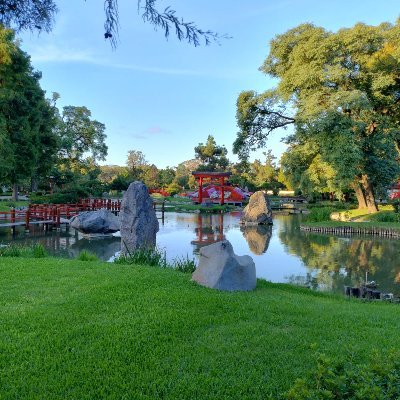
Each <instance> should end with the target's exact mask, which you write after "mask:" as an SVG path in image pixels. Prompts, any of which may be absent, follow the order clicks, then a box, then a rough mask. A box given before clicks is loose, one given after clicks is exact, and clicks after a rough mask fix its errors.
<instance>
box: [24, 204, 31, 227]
mask: <svg viewBox="0 0 400 400" xmlns="http://www.w3.org/2000/svg"><path fill="white" fill-rule="evenodd" d="M30 215H31V211H30V209H29V207H28V209H27V210H26V212H25V230H26V231H29V218H30Z"/></svg>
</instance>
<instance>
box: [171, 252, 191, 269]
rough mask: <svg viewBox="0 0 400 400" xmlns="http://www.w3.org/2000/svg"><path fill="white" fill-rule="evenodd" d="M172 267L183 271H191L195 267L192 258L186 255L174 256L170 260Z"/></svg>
mask: <svg viewBox="0 0 400 400" xmlns="http://www.w3.org/2000/svg"><path fill="white" fill-rule="evenodd" d="M171 266H172V268H173V269H176V270H177V271H180V272H184V273H192V272H194V271H195V269H196V262H195V260H194V259H193V258H192V259H190V258H189V256H188V255H186V258H184V257H176V258H175V259H174V260H173V262H172V265H171Z"/></svg>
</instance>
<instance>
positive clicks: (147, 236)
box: [119, 181, 159, 254]
mask: <svg viewBox="0 0 400 400" xmlns="http://www.w3.org/2000/svg"><path fill="white" fill-rule="evenodd" d="M119 219H120V221H121V252H122V254H129V252H132V251H135V250H137V249H141V248H142V249H143V248H154V246H155V245H156V233H157V232H158V229H159V228H158V220H157V217H156V212H155V211H154V209H153V200H152V199H151V197H150V195H149V192H148V190H147V187H146V185H145V184H144V183H142V182H138V181H137V182H132V183H131V184H130V185H129V188H128V190H127V191H126V192H125V194H124V197H123V199H122V203H121V211H120V214H119Z"/></svg>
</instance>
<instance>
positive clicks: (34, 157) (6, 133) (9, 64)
mask: <svg viewBox="0 0 400 400" xmlns="http://www.w3.org/2000/svg"><path fill="white" fill-rule="evenodd" d="M0 48H1V49H2V51H1V60H2V62H0V155H1V156H2V158H1V160H2V163H1V170H0V177H2V178H3V180H4V181H6V182H8V183H11V184H12V185H13V190H14V198H15V199H16V198H17V184H18V183H19V182H20V181H21V180H23V179H26V178H32V177H33V176H35V175H36V174H37V173H38V172H39V170H40V172H41V173H42V174H43V173H45V172H46V170H48V169H50V167H51V165H52V161H53V160H54V157H55V155H56V153H57V149H58V139H57V136H56V134H55V132H54V129H53V128H54V126H55V123H56V119H55V113H54V109H53V108H52V107H51V105H50V104H49V102H48V101H47V100H46V98H45V92H44V91H43V90H42V89H41V87H40V84H39V80H40V78H41V74H40V73H39V72H36V71H34V70H33V68H32V66H31V64H30V59H29V56H28V55H27V54H26V53H24V52H23V51H22V50H21V49H20V48H19V47H18V45H17V43H16V42H15V40H14V34H13V32H12V31H11V30H7V29H4V28H2V27H0Z"/></svg>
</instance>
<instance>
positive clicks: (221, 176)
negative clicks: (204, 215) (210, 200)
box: [192, 171, 231, 205]
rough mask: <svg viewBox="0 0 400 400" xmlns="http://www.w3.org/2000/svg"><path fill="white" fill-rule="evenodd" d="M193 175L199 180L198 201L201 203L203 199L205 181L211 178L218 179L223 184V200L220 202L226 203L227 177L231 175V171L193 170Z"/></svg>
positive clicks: (211, 179)
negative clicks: (225, 187)
mask: <svg viewBox="0 0 400 400" xmlns="http://www.w3.org/2000/svg"><path fill="white" fill-rule="evenodd" d="M192 175H193V176H194V177H195V178H196V180H197V181H198V182H199V194H198V202H199V204H201V203H202V201H203V181H204V180H206V179H209V180H210V181H215V180H216V181H218V182H219V184H220V186H221V200H220V204H221V205H223V204H224V198H225V192H224V186H225V179H226V178H229V177H230V176H231V173H230V172H206V171H193V172H192Z"/></svg>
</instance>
